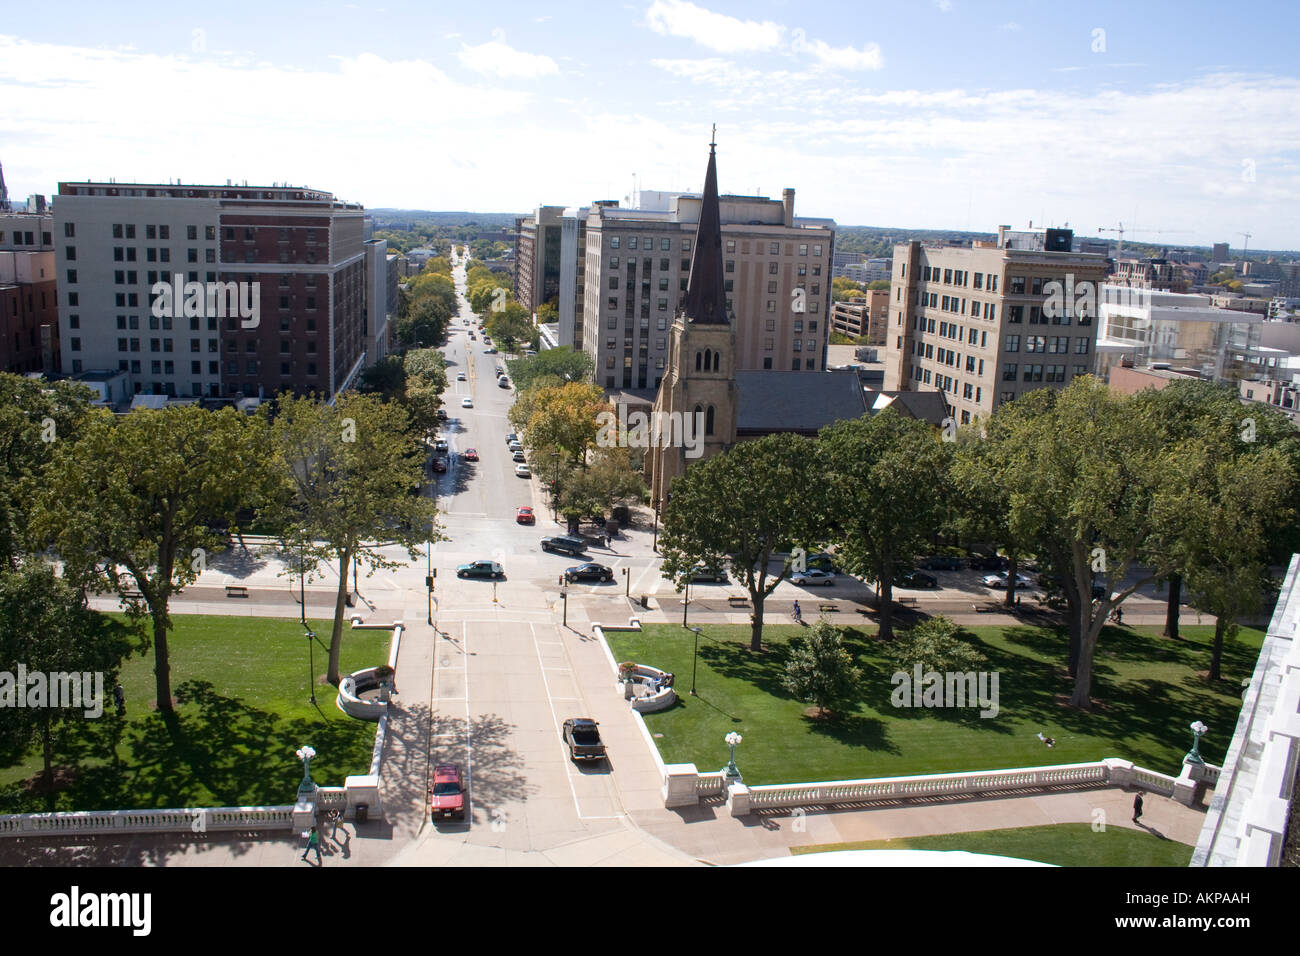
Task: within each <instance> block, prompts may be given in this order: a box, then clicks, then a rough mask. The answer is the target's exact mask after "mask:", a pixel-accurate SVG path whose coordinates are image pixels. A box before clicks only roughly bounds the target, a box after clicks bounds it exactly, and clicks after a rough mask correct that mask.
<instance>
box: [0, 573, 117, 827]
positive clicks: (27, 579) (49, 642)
mask: <svg viewBox="0 0 1300 956" xmlns="http://www.w3.org/2000/svg"><path fill="white" fill-rule="evenodd" d="M138 644H139V634H138V632H134V631H132V630H131V629H130V628H129V627H127V626H125V625H123V624H121V623H119V622H116V621H114V620H113V619H112V618H110V617H109V616H108V615H106V614H100V613H98V612H96V611H91V610H88V609H87V608H86V607H85V606H84V604H83V602H82V598H81V595H80V594H79V593H78V591H77V590H76V589H75V588H74V587H72V586H71V585H69V584H68V582H66V581H64V580H62V579H61V578H59V577H57V576H56V575H55V574H54V570H53V569H52V568H51V567H50V566H49V565H47V564H45V563H44V562H42V561H30V562H27V563H25V564H24V565H23V566H22V567H21V568H19V569H17V570H15V571H10V572H6V573H3V574H0V671H7V672H8V673H10V674H12V673H14V672H16V671H17V669H18V666H19V665H23V666H24V667H25V668H26V670H27V672H28V674H34V673H41V674H44V675H46V679H47V690H46V693H47V694H49V693H51V692H53V690H54V687H53V686H52V685H53V683H54V681H53V678H51V676H50V675H53V674H76V675H85V677H86V678H91V679H90V681H86V680H82V681H80V682H79V683H78V684H76V685H72V686H75V687H77V688H78V689H79V691H80V696H81V699H80V701H77V702H75V703H77V706H68V704H67V702H66V701H65V703H64V706H61V707H55V706H52V705H53V704H54V701H53V700H52V699H51V698H50V697H48V696H47V698H46V701H45V703H46V706H41V707H36V706H28V707H15V706H14V701H13V700H10V701H7V702H5V701H4V692H3V690H0V740H2V741H3V742H4V744H5V745H6V746H7V747H9V748H13V749H14V750H16V751H17V752H18V753H22V752H23V751H25V750H26V749H27V748H28V747H29V746H30V745H31V743H32V742H34V741H39V743H40V745H41V753H42V760H43V766H44V770H43V772H42V775H41V777H42V783H43V786H44V788H45V789H46V790H47V792H49V793H50V796H51V801H52V800H53V783H54V751H55V747H56V745H57V743H58V740H59V736H60V729H61V727H62V726H63V725H65V724H69V723H76V722H79V721H83V720H94V719H97V718H98V717H99V716H100V715H102V713H103V708H104V689H105V688H106V687H107V688H108V689H109V690H110V691H111V689H112V687H113V686H114V685H115V684H116V683H117V674H118V670H119V668H120V667H121V663H122V660H123V658H125V657H126V656H127V655H129V654H130V653H131V652H132V651H133V650H135V649H136V647H137V646H138ZM92 675H93V676H92ZM11 689H12V690H14V691H16V692H18V693H23V692H24V691H26V690H27V689H28V688H26V687H18V688H11ZM60 693H63V691H62V688H61V690H60ZM28 703H29V704H30V703H31V701H30V700H29V701H28ZM51 809H53V805H52V803H51Z"/></svg>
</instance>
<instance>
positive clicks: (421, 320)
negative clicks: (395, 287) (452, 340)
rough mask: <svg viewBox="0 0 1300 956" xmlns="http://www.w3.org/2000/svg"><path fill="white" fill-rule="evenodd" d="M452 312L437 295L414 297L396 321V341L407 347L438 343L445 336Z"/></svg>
mask: <svg viewBox="0 0 1300 956" xmlns="http://www.w3.org/2000/svg"><path fill="white" fill-rule="evenodd" d="M452 314H453V310H451V309H448V308H447V306H446V304H445V303H444V302H443V301H442V300H441V299H440V298H439V297H438V296H434V295H428V296H421V297H419V298H414V299H412V300H411V304H410V307H409V308H408V309H407V313H406V315H405V316H403V317H400V318H398V320H397V322H396V329H397V338H398V341H400V342H401V343H402V344H403V345H405V346H407V347H408V348H413V347H416V346H420V345H423V346H426V347H427V346H435V345H438V344H440V343H441V342H442V341H443V340H445V339H446V337H447V325H448V323H449V322H450V321H451V316H452Z"/></svg>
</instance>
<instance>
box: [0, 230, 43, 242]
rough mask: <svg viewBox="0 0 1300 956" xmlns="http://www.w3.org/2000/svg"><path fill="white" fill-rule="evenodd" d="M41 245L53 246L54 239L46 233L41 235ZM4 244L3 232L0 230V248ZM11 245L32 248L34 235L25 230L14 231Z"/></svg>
mask: <svg viewBox="0 0 1300 956" xmlns="http://www.w3.org/2000/svg"><path fill="white" fill-rule="evenodd" d="M41 243H42V245H46V246H49V245H53V244H54V237H53V236H52V235H51V234H50V233H48V232H42V233H41ZM4 244H5V231H4V230H3V229H0V246H3V245H4ZM13 245H15V246H34V245H36V233H34V232H28V231H26V230H18V229H15V230H14V238H13Z"/></svg>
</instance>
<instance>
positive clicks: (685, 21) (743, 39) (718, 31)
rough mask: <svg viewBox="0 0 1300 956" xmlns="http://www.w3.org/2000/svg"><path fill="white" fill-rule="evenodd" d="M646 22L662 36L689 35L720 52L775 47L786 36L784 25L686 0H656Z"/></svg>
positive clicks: (749, 50) (747, 51) (760, 49)
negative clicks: (700, 5)
mask: <svg viewBox="0 0 1300 956" xmlns="http://www.w3.org/2000/svg"><path fill="white" fill-rule="evenodd" d="M645 23H646V26H648V27H649V28H650V29H651V30H653V31H654V32H655V33H658V34H661V35H663V36H674V37H686V38H688V39H691V40H694V41H695V42H696V43H698V44H700V45H701V46H706V47H708V48H709V49H711V50H717V51H718V52H720V53H753V52H761V51H763V50H774V49H776V48H777V47H779V46H780V45H781V43H782V42H783V40H784V37H785V27H783V26H782V25H781V24H779V23H773V22H772V21H770V20H764V21H762V22H761V23H760V22H758V21H756V20H738V19H736V18H735V17H729V16H727V15H726V14H723V13H714V12H713V11H712V10H706V9H704V8H703V7H697V6H696V5H695V4H693V3H687V2H686V0H654V2H653V3H652V4H650V8H649V9H648V10H646V14H645Z"/></svg>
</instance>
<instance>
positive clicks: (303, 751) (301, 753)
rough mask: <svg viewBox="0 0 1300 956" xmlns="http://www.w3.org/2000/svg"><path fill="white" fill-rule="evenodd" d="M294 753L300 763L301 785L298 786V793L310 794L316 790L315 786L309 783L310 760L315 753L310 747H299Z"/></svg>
mask: <svg viewBox="0 0 1300 956" xmlns="http://www.w3.org/2000/svg"><path fill="white" fill-rule="evenodd" d="M294 753H295V754H296V755H297V757H298V759H299V760H301V761H302V783H300V784H298V792H299V793H311V792H312V791H313V790H315V789H316V784H314V783H312V781H311V758H312V757H314V756H316V751H315V749H313V748H312V747H299V748H298V749H297V750H295V751H294Z"/></svg>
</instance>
